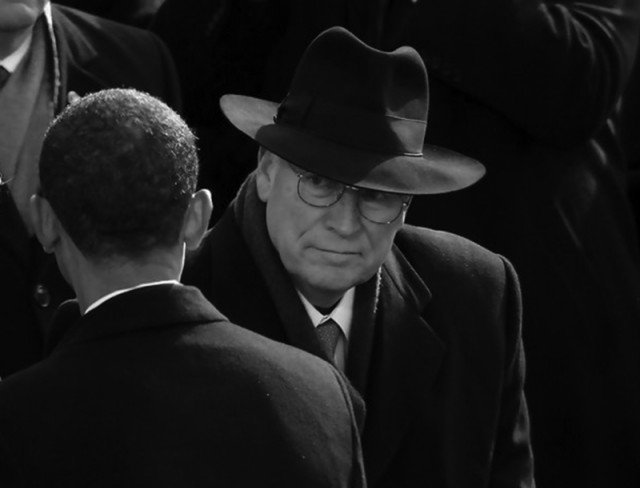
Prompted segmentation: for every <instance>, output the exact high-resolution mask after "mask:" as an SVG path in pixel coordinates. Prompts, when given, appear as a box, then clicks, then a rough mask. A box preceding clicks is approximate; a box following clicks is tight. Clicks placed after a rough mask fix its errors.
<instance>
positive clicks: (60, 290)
mask: <svg viewBox="0 0 640 488" xmlns="http://www.w3.org/2000/svg"><path fill="white" fill-rule="evenodd" d="M51 8H52V20H53V29H54V35H55V39H56V43H57V48H58V53H59V59H60V89H59V95H60V96H59V99H58V106H57V107H55V112H56V113H58V112H60V111H61V110H62V109H63V108H64V107H65V106H66V104H67V95H68V93H69V92H70V91H74V92H76V93H77V94H79V95H85V94H87V93H90V92H95V91H98V90H101V89H104V88H118V87H128V88H137V89H139V90H142V91H145V92H148V93H150V94H151V95H154V96H156V97H158V98H161V99H163V100H164V101H165V102H166V103H168V104H169V105H171V106H172V107H173V108H176V109H178V108H179V107H180V95H179V89H178V83H177V77H176V74H175V69H174V66H173V62H172V60H171V58H170V55H169V54H168V51H167V49H166V48H165V47H164V45H163V44H162V42H161V41H160V40H159V39H158V38H157V37H155V36H154V35H153V34H151V33H148V32H145V31H143V30H140V29H135V28H133V27H127V26H124V25H121V24H117V23H115V22H111V21H108V20H105V19H100V18H98V17H94V16H92V15H88V14H85V13H82V12H79V11H77V10H73V9H70V8H66V7H61V6H58V5H55V4H52V7H51ZM0 192H3V194H2V195H0V310H1V311H2V312H0V313H1V314H2V315H1V317H0V318H1V320H0V377H6V376H7V375H9V374H11V373H13V372H15V371H17V370H19V369H21V368H24V367H25V366H28V365H29V364H32V363H33V362H35V361H37V360H38V359H40V358H41V357H42V343H43V337H44V335H45V334H46V324H47V323H49V321H50V319H51V316H52V315H53V312H54V311H55V310H56V307H57V305H58V304H60V303H61V302H62V301H63V300H65V299H67V298H71V297H73V296H74V294H73V293H72V291H71V289H70V288H69V287H68V286H67V284H66V283H65V281H64V280H63V279H62V277H61V276H60V273H59V272H58V268H57V266H56V263H55V260H54V259H53V257H52V256H48V255H45V254H44V253H43V252H42V249H41V247H40V246H39V244H38V243H37V241H36V239H35V238H30V237H29V235H28V234H27V231H26V229H25V227H24V225H23V224H22V221H21V220H20V217H19V216H18V214H17V210H16V208H15V205H14V204H13V201H12V199H11V197H10V196H9V195H8V188H6V186H5V187H4V188H2V189H0Z"/></svg>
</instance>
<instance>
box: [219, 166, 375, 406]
mask: <svg viewBox="0 0 640 488" xmlns="http://www.w3.org/2000/svg"><path fill="white" fill-rule="evenodd" d="M231 205H232V209H233V212H234V216H235V220H236V222H237V223H238V226H239V228H240V231H241V233H242V236H243V238H244V241H245V242H246V244H247V247H248V248H249V252H250V253H251V256H252V257H253V259H254V261H255V263H256V265H257V267H258V269H259V271H260V274H261V275H262V278H263V281H264V283H265V284H266V287H267V292H268V293H269V297H270V299H271V301H272V303H273V304H274V306H275V308H276V310H277V313H278V318H279V319H280V321H281V323H282V324H283V326H284V329H285V332H286V334H287V339H288V343H289V344H291V345H293V346H295V347H299V348H301V349H305V350H306V351H308V352H311V353H312V354H315V355H316V356H319V357H322V358H324V359H327V360H328V358H327V356H326V353H325V352H324V349H323V348H322V346H321V344H320V341H319V340H318V338H317V336H316V333H315V330H314V327H313V324H312V323H311V319H310V318H309V316H308V315H307V312H306V310H305V309H304V306H303V305H302V302H301V301H300V298H299V297H298V294H297V292H296V290H295V287H294V285H293V281H292V280H291V277H290V276H289V274H288V273H287V271H286V269H285V268H284V266H283V265H282V261H281V260H280V256H279V255H278V252H277V250H276V249H275V248H274V246H273V244H272V243H271V239H270V237H269V233H268V231H267V223H266V222H267V219H266V205H265V203H264V202H262V201H261V200H260V198H259V197H258V192H257V189H256V176H255V172H254V173H252V174H251V175H249V176H248V177H247V179H246V180H245V181H244V183H243V184H242V186H241V187H240V190H239V191H238V194H237V195H236V198H235V200H234V201H233V202H232V204H231ZM379 291H380V270H378V272H377V273H376V274H375V275H374V276H372V277H371V278H370V279H369V280H368V281H366V282H364V283H362V284H360V285H358V286H357V287H356V295H355V301H354V310H353V322H352V324H351V334H350V336H351V337H350V338H349V341H348V348H347V361H346V369H347V370H346V374H347V377H348V378H349V379H350V380H351V382H352V384H353V385H354V386H355V387H356V389H358V390H359V391H360V393H364V392H365V389H366V386H367V385H366V379H367V377H368V368H369V363H370V358H371V350H372V346H373V336H374V328H375V318H376V310H377V306H378V298H379Z"/></svg>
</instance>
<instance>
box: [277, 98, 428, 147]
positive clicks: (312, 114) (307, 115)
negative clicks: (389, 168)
mask: <svg viewBox="0 0 640 488" xmlns="http://www.w3.org/2000/svg"><path fill="white" fill-rule="evenodd" d="M274 121H275V122H276V124H282V125H289V126H292V127H294V128H297V129H299V130H304V131H306V132H309V133H311V134H313V135H315V136H317V137H320V138H322V139H327V140H330V141H333V142H336V143H338V144H342V145H345V146H350V147H353V148H357V149H362V150H365V151H372V152H377V153H383V154H396V155H403V156H422V146H423V142H424V136H425V133H426V130H427V123H426V122H425V121H424V120H416V119H404V118H400V117H395V116H392V115H379V114H377V113H374V112H367V111H364V110H358V109H352V108H349V107H344V106H340V105H336V104H334V103H331V102H328V101H326V100H318V99H314V98H312V97H307V96H300V95H298V96H295V97H290V96H288V97H287V98H285V100H284V101H283V102H282V103H281V104H280V107H279V108H278V113H277V114H276V116H275V117H274Z"/></svg>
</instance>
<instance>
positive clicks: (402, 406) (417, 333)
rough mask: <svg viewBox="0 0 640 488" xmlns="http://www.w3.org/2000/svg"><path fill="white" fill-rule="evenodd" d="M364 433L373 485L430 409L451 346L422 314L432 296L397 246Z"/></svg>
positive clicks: (387, 270) (388, 273)
mask: <svg viewBox="0 0 640 488" xmlns="http://www.w3.org/2000/svg"><path fill="white" fill-rule="evenodd" d="M379 293H380V295H379V304H378V311H377V319H376V322H375V333H374V344H373V351H372V358H373V360H372V362H371V367H370V377H369V380H368V388H367V392H366V394H365V400H366V404H367V420H366V424H365V432H364V436H363V447H364V452H365V461H366V465H367V467H368V476H369V483H370V484H371V485H372V486H375V484H376V481H377V480H378V478H379V477H380V475H381V474H382V473H384V472H385V471H386V469H387V465H388V463H389V462H390V461H391V459H392V458H393V455H394V453H395V452H396V451H397V449H398V447H399V446H400V444H401V440H402V437H403V436H404V435H405V434H406V432H407V429H408V427H409V425H410V423H411V420H412V419H413V417H414V416H415V415H416V413H417V412H418V411H419V410H424V409H425V408H426V407H427V405H425V403H426V400H427V399H428V397H429V393H430V392H431V391H432V389H433V384H434V380H435V378H436V376H437V373H438V370H439V368H440V364H441V362H442V359H443V356H444V352H445V347H444V344H443V342H442V341H441V340H440V339H439V338H438V336H437V335H436V333H435V332H434V331H433V329H432V328H431V327H430V326H429V324H428V323H427V322H426V321H425V320H424V319H423V318H422V317H421V314H422V312H423V310H424V309H425V307H426V306H428V302H429V300H430V298H431V293H430V291H429V289H428V288H427V286H426V284H425V283H424V281H423V280H422V279H421V278H420V277H419V276H418V274H417V273H416V272H415V270H414V269H413V268H412V267H411V265H410V264H409V263H408V261H407V260H406V258H405V257H404V256H403V255H402V253H401V252H400V251H399V250H398V249H397V248H395V247H394V249H393V250H392V252H391V254H390V257H389V259H388V260H387V261H386V262H385V264H384V266H383V268H382V275H381V284H380V292H379Z"/></svg>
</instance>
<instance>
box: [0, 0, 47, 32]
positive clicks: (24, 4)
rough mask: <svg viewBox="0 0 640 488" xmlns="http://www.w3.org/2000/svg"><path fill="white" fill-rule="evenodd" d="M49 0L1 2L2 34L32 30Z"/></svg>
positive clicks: (0, 29)
mask: <svg viewBox="0 0 640 488" xmlns="http://www.w3.org/2000/svg"><path fill="white" fill-rule="evenodd" d="M47 2H48V0H0V33H15V32H20V31H23V30H25V29H29V28H31V27H32V26H33V25H34V24H35V22H36V20H37V19H38V17H40V15H41V14H42V11H43V10H44V6H45V5H46V4H47Z"/></svg>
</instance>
